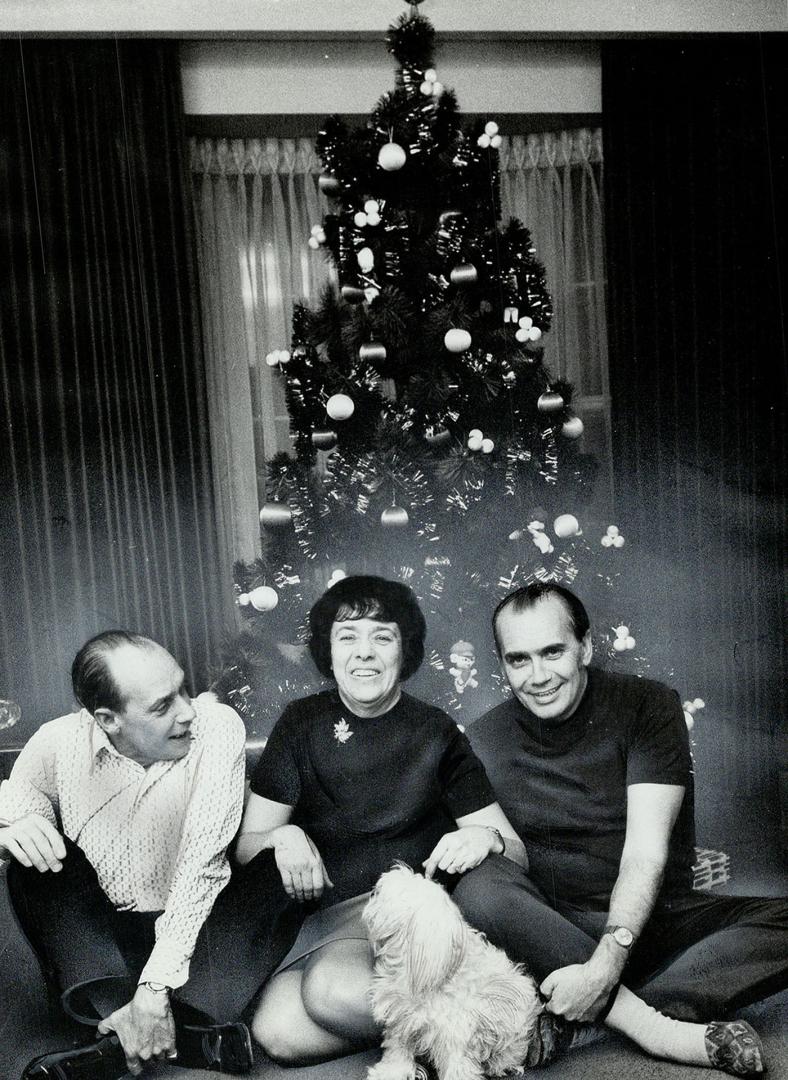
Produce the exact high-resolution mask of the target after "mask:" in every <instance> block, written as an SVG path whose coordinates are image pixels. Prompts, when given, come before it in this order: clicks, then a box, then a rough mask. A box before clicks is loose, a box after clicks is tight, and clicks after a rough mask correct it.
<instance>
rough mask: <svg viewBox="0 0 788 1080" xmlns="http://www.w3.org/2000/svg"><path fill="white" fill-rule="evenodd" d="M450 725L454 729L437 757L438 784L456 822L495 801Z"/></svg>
mask: <svg viewBox="0 0 788 1080" xmlns="http://www.w3.org/2000/svg"><path fill="white" fill-rule="evenodd" d="M452 726H453V727H454V728H455V730H454V732H451V733H449V735H448V745H447V747H446V750H445V751H444V753H443V756H442V758H441V763H440V781H441V786H442V788H443V793H444V794H443V798H444V801H445V803H446V806H447V808H448V810H449V813H450V814H451V815H452V817H453V818H455V820H456V819H457V818H458V817H463V816H464V815H465V814H473V813H475V811H476V810H481V809H482V808H483V807H485V806H489V805H490V803H493V802H495V794H494V792H493V789H492V786H491V784H490V781H489V780H488V779H487V773H486V772H485V771H484V766H483V765H482V763H481V761H479V759H478V758H477V756H476V754H474V752H473V750H471V744H470V743H469V742H468V739H467V737H466V736H465V735H464V733H463V732H462V731H460V729H459V728H458V727H456V725H454V724H453V723H452Z"/></svg>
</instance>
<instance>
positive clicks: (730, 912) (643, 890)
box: [454, 583, 788, 1021]
mask: <svg viewBox="0 0 788 1080" xmlns="http://www.w3.org/2000/svg"><path fill="white" fill-rule="evenodd" d="M493 626H494V630H495V637H496V644H497V647H498V652H499V655H500V659H501V666H502V669H503V672H504V674H505V675H506V678H507V680H508V682H509V685H510V687H511V689H512V691H513V695H514V696H513V698H512V699H510V700H507V701H505V702H504V703H503V704H501V705H499V706H497V707H496V708H494V709H492V710H490V712H488V713H487V714H486V715H485V716H483V717H482V718H481V719H480V720H479V721H477V723H476V724H474V725H473V726H472V727H470V728H469V730H468V735H469V738H470V741H471V745H472V747H473V749H474V750H475V751H476V753H477V754H478V756H479V757H480V758H481V760H482V762H483V763H484V765H485V768H486V770H487V773H488V776H489V778H490V780H491V782H492V785H493V789H494V790H495V793H496V794H497V796H498V800H499V802H500V804H501V806H502V807H503V810H504V812H505V813H506V815H507V817H508V818H509V820H510V822H511V823H512V825H514V827H515V829H516V830H517V832H518V833H519V835H520V836H521V838H522V839H523V841H524V842H525V846H526V850H527V852H528V855H529V863H530V866H529V870H528V873H527V874H526V873H525V872H524V871H522V870H521V868H519V867H515V866H514V865H510V864H507V863H506V860H504V859H497V860H492V859H491V860H488V861H487V863H485V864H484V865H483V866H482V867H480V868H479V869H478V870H477V871H476V872H475V873H474V875H471V876H469V877H467V878H466V879H464V880H463V881H461V882H460V884H459V885H458V887H457V889H456V890H455V893H454V897H455V900H456V901H457V903H458V904H459V905H460V907H461V908H462V910H463V911H464V913H465V915H466V918H468V920H469V922H471V923H472V924H473V925H474V926H476V927H478V928H479V929H481V930H483V931H484V932H485V933H486V934H487V935H488V937H489V938H490V939H491V940H492V941H493V942H494V943H495V944H497V945H500V946H501V947H502V948H504V949H505V950H506V951H507V952H508V953H509V955H510V956H511V957H512V958H513V959H515V960H519V961H522V962H524V963H526V964H528V965H529V966H530V968H531V969H532V970H533V971H534V972H535V974H536V975H537V976H538V977H539V978H540V979H541V980H543V982H542V992H543V993H544V994H545V996H546V997H548V998H549V1003H548V1008H549V1009H550V1010H551V1011H552V1012H555V1013H557V1014H558V1015H561V1016H564V1017H566V1018H567V1019H570V1020H593V1019H595V1018H598V1017H602V1016H604V1013H605V1010H606V1008H607V1007H608V1004H609V1002H611V1001H612V999H613V996H614V991H615V989H616V987H617V986H618V984H619V983H620V982H623V983H624V984H625V985H627V986H629V987H630V988H632V989H637V992H638V994H639V996H640V997H641V998H643V999H645V1001H647V1002H648V1003H649V1004H650V1005H653V1006H655V1007H657V1008H658V1009H660V1010H661V1011H662V1012H667V1013H668V1014H669V1015H672V1016H675V1017H679V1018H681V1019H687V1020H697V1021H703V1020H709V1019H711V1018H712V1016H715V1015H720V1014H721V1015H726V1014H729V1013H730V1012H731V1011H733V1010H735V1009H737V1008H739V1007H741V1006H743V1005H746V1004H748V1003H749V1002H752V1001H755V1000H758V999H760V998H762V997H765V996H767V995H768V994H771V993H774V992H776V991H777V990H779V989H782V988H784V987H785V986H788V901H785V900H781V899H760V898H740V897H726V896H718V895H711V894H707V893H700V892H693V891H692V876H691V867H692V862H693V856H694V842H695V837H694V821H693V784H692V763H691V759H690V753H689V743H688V737H687V730H686V725H685V723H684V717H683V712H682V708H681V705H680V702H679V698H678V695H677V694H676V693H675V692H674V691H672V690H669V689H668V688H667V687H665V686H663V685H661V684H660V683H657V682H653V681H651V680H648V679H638V678H636V677H633V676H627V675H615V674H609V673H606V672H604V671H602V670H600V669H598V668H595V667H590V666H589V665H590V662H591V653H592V647H591V639H590V631H589V622H588V615H587V614H586V611H585V608H584V607H583V605H582V603H581V602H580V601H579V600H578V598H577V597H576V596H575V595H574V594H573V593H571V592H570V591H569V590H568V589H565V588H563V587H561V586H558V585H555V584H552V583H548V584H541V583H536V584H534V585H531V586H528V587H526V588H524V589H519V590H517V591H516V592H514V593H512V594H510V595H509V596H508V597H506V598H505V599H504V600H503V601H502V602H501V604H499V606H498V608H497V609H496V612H495V615H494V619H493Z"/></svg>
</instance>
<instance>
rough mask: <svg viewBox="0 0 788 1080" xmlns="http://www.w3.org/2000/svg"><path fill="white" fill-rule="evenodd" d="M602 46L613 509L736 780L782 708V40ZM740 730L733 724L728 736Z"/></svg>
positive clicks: (758, 785)
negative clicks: (631, 532) (628, 532)
mask: <svg viewBox="0 0 788 1080" xmlns="http://www.w3.org/2000/svg"><path fill="white" fill-rule="evenodd" d="M787 40H788V39H787V38H786V36H784V35H771V36H769V35H767V36H758V35H743V36H730V35H724V36H722V35H721V36H719V37H716V38H698V39H687V40H682V41H678V42H676V41H658V42H646V41H637V42H632V41H630V42H615V43H610V44H607V45H606V46H605V47H604V50H603V107H604V118H605V119H604V145H605V194H606V230H607V247H608V268H609V286H610V288H609V300H610V305H609V309H610V320H611V335H610V357H611V390H612V398H613V423H614V456H615V462H616V470H617V476H616V481H617V484H616V492H617V503H618V508H619V512H620V514H621V517H622V518H623V519H626V520H631V521H633V522H634V523H635V531H636V532H637V534H638V537H637V538H638V541H639V544H640V547H641V551H642V552H643V553H644V555H643V566H642V568H641V582H640V588H641V596H640V601H641V603H642V607H643V613H642V618H643V620H644V625H645V626H646V627H647V633H645V634H642V635H641V640H642V641H643V643H644V645H645V646H646V648H648V645H647V644H646V642H647V640H649V639H653V640H656V641H659V640H660V639H661V641H662V644H663V646H664V648H665V649H666V650H667V652H668V654H669V658H670V662H671V665H672V666H673V668H674V670H675V674H676V678H675V680H674V684H675V685H677V686H678V688H679V689H680V690H681V691H682V693H683V694H684V695H685V696H689V697H693V696H694V695H695V694H699V695H700V696H702V697H704V698H705V699H707V701H708V708H707V712H706V718H705V719H704V720H703V722H702V723H701V722H700V720H699V723H698V725H697V726H698V728H699V729H702V731H701V734H700V735H699V736H698V737H699V741H701V742H703V740H704V739H705V740H706V742H707V743H708V742H709V741H712V740H714V739H719V740H720V742H725V739H726V736H725V731H726V730H727V731H728V736H727V742H726V743H725V750H724V760H721V759H720V758H716V759H715V760H714V768H715V769H718V768H720V769H723V770H727V778H728V781H729V783H739V784H742V785H743V790H751V791H756V790H759V789H762V788H763V785H764V783H766V782H767V781H768V782H771V781H770V777H771V778H773V774H774V766H775V749H774V747H775V743H774V741H773V736H774V733H775V729H776V726H777V724H778V722H779V720H780V718H781V716H782V715H783V714H784V707H785V683H784V677H785V664H784V659H785V653H784V640H785V638H784V632H785V621H784V606H783V605H784V595H785V592H784V590H785V574H784V557H785V487H784V476H785V469H784V466H785V422H786V348H785V328H784V316H785V284H786V265H785V255H784V248H783V244H784V236H785V198H786V196H785V193H786V127H785V121H786V117H785V108H786V101H787V100H788V94H787V93H786V85H785V71H786V41H787ZM728 720H730V725H728Z"/></svg>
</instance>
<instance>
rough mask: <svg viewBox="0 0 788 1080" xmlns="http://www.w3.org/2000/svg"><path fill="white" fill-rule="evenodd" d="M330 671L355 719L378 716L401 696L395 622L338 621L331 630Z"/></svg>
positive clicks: (399, 641) (398, 637)
mask: <svg viewBox="0 0 788 1080" xmlns="http://www.w3.org/2000/svg"><path fill="white" fill-rule="evenodd" d="M331 668H332V670H333V673H334V678H335V679H336V681H337V688H338V690H339V696H340V698H341V699H342V701H343V703H344V705H345V706H346V707H347V708H348V709H350V711H351V712H352V713H355V714H356V716H380V715H381V714H382V713H384V712H388V710H389V709H390V708H391V707H392V706H393V705H395V704H396V703H397V701H398V700H399V696H400V693H401V690H400V672H401V670H402V635H401V634H400V629H399V626H398V625H397V624H396V623H395V622H382V621H381V620H380V619H375V618H361V619H338V620H337V621H336V622H335V623H334V624H333V625H332V627H331Z"/></svg>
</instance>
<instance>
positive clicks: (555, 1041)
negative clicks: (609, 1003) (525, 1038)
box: [524, 1012, 607, 1069]
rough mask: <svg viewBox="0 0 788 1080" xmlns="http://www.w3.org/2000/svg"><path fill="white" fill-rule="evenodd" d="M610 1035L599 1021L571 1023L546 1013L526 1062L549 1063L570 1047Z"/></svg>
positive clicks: (531, 1064) (541, 1016)
mask: <svg viewBox="0 0 788 1080" xmlns="http://www.w3.org/2000/svg"><path fill="white" fill-rule="evenodd" d="M605 1038H607V1031H606V1030H605V1028H603V1027H601V1026H600V1025H599V1024H578V1023H570V1022H569V1021H568V1020H564V1019H563V1017H561V1016H554V1015H553V1014H552V1013H549V1012H542V1013H540V1014H539V1018H538V1020H537V1022H536V1027H535V1028H534V1033H533V1038H532V1039H531V1043H530V1045H529V1047H528V1054H527V1055H526V1058H525V1062H524V1065H525V1067H526V1068H527V1069H533V1068H536V1067H537V1066H540V1067H541V1066H542V1065H547V1064H549V1063H550V1062H551V1061H554V1060H555V1059H556V1058H558V1057H561V1056H562V1055H563V1054H565V1053H567V1051H569V1050H577V1049H579V1048H580V1047H582V1046H590V1045H591V1044H592V1043H595V1042H599V1040H600V1039H605Z"/></svg>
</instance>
